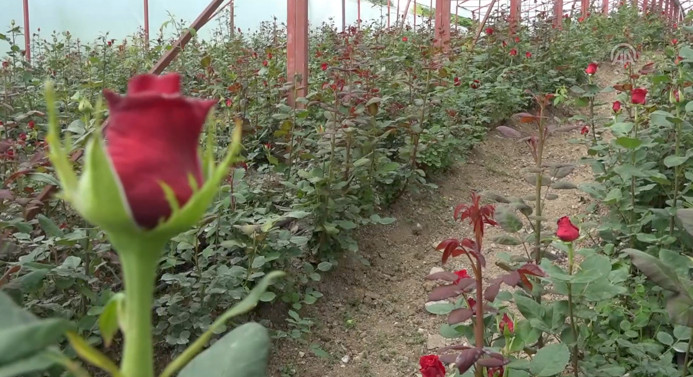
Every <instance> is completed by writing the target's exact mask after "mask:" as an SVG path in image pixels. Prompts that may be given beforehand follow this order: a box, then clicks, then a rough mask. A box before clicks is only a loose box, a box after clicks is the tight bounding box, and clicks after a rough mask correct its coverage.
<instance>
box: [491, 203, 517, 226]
mask: <svg viewBox="0 0 693 377" xmlns="http://www.w3.org/2000/svg"><path fill="white" fill-rule="evenodd" d="M494 218H495V220H496V221H498V224H500V226H501V228H503V230H505V231H506V232H510V233H517V232H519V231H520V229H522V220H520V218H519V217H517V215H516V214H515V213H513V211H512V210H511V209H510V208H509V207H507V206H502V207H498V208H497V209H496V213H495V216H494Z"/></svg>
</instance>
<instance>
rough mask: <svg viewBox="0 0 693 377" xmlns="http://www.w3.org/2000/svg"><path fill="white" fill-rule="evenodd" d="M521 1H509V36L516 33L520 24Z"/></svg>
mask: <svg viewBox="0 0 693 377" xmlns="http://www.w3.org/2000/svg"><path fill="white" fill-rule="evenodd" d="M521 4H522V3H521V0H510V35H514V34H515V33H516V32H517V27H518V25H519V24H520V11H521V8H520V6H521Z"/></svg>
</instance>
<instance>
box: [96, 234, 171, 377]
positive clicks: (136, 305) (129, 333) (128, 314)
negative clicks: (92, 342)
mask: <svg viewBox="0 0 693 377" xmlns="http://www.w3.org/2000/svg"><path fill="white" fill-rule="evenodd" d="M109 238H110V239H111V241H112V243H113V246H114V247H115V248H116V250H118V255H119V256H120V262H121V264H122V267H123V278H124V281H125V318H124V321H123V329H122V330H123V336H124V338H125V345H124V347H123V360H122V362H121V365H120V369H121V371H122V372H123V376H125V377H153V376H154V357H153V348H152V301H153V295H154V282H155V279H156V270H157V265H158V262H159V256H160V255H161V253H160V250H162V249H163V245H162V244H161V243H160V242H157V241H153V242H147V241H144V242H142V241H143V240H141V239H140V240H133V238H140V237H133V235H128V236H126V237H123V236H122V235H120V236H114V235H110V237H109ZM142 238H143V237H142ZM133 241H134V242H133Z"/></svg>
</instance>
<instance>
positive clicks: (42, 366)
mask: <svg viewBox="0 0 693 377" xmlns="http://www.w3.org/2000/svg"><path fill="white" fill-rule="evenodd" d="M54 363H55V361H54V360H53V359H52V358H50V357H48V356H47V355H46V354H45V353H44V352H40V353H37V354H35V355H33V356H29V357H27V358H24V359H20V360H17V361H14V362H11V363H9V364H6V365H4V364H3V365H0V377H16V376H26V375H30V373H31V372H40V371H42V370H46V369H48V368H50V367H51V366H52V365H53V364H54Z"/></svg>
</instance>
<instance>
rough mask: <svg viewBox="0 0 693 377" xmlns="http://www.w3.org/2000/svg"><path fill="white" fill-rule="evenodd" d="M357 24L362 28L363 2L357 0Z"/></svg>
mask: <svg viewBox="0 0 693 377" xmlns="http://www.w3.org/2000/svg"><path fill="white" fill-rule="evenodd" d="M356 23H357V24H358V26H359V27H361V0H356Z"/></svg>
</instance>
